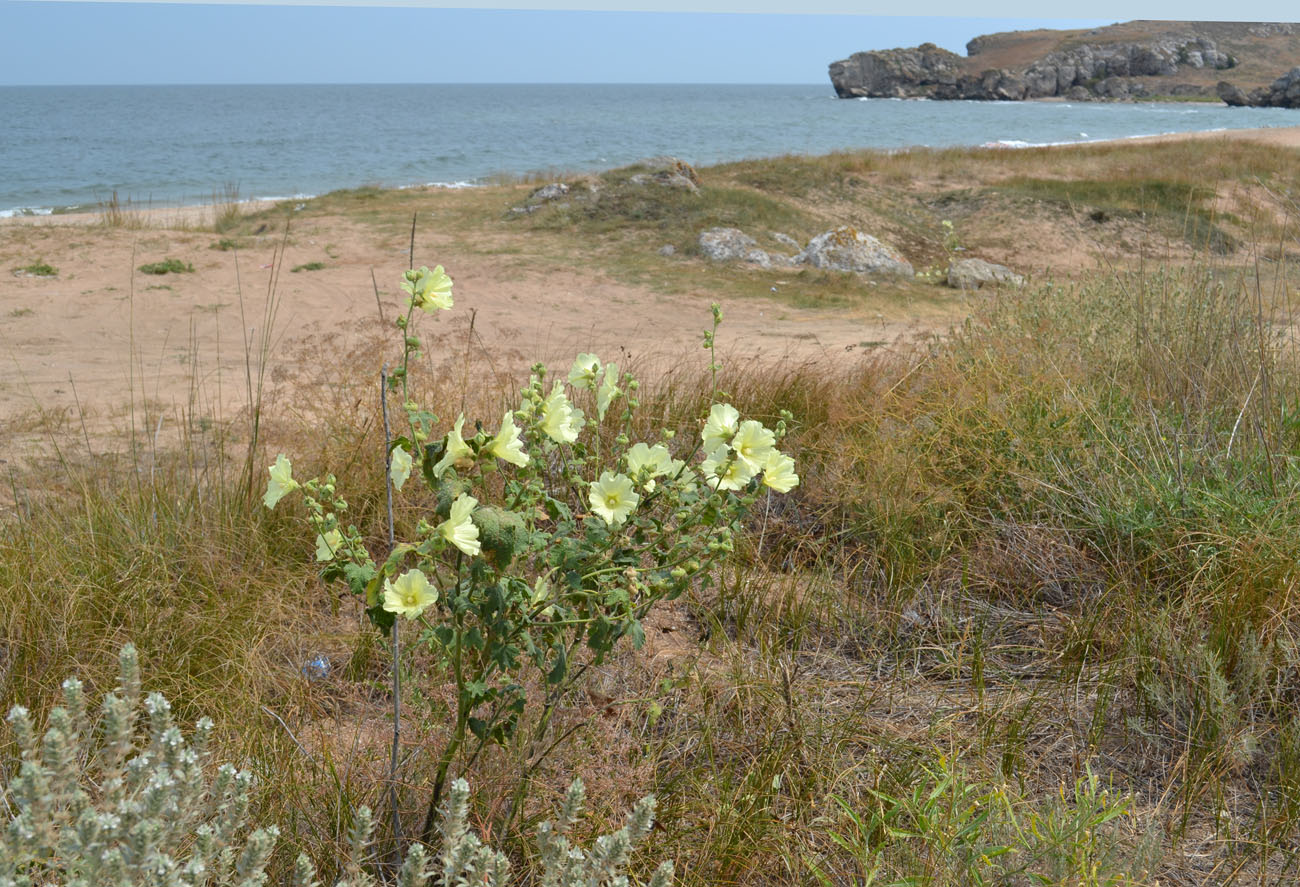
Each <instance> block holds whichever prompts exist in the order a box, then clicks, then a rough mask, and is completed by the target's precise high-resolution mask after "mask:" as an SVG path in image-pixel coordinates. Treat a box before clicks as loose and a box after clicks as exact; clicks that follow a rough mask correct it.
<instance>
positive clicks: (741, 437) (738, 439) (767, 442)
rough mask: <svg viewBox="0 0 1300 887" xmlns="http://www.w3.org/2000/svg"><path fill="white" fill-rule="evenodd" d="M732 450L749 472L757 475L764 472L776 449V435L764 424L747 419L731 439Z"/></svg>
mask: <svg viewBox="0 0 1300 887" xmlns="http://www.w3.org/2000/svg"><path fill="white" fill-rule="evenodd" d="M731 448H732V449H733V450H735V451H736V455H737V456H739V457H740V459H741V461H743V462H744V463H745V464H746V465H748V466H749V470H750V471H751V472H753V473H754V474H757V473H758V472H760V471H762V470H763V463H765V462H766V461H767V457H768V454H770V453H771V452H772V450H773V449H775V448H776V435H775V434H773V433H772V432H771V431H768V430H767V429H766V428H764V427H763V423H762V422H756V421H754V420H753V419H746V420H745V421H744V422H741V423H740V429H739V430H738V431H737V432H736V436H735V437H734V438H732V439H731Z"/></svg>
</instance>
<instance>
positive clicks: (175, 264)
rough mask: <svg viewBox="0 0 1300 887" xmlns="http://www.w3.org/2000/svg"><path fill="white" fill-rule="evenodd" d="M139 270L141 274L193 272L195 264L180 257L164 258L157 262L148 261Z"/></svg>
mask: <svg viewBox="0 0 1300 887" xmlns="http://www.w3.org/2000/svg"><path fill="white" fill-rule="evenodd" d="M139 270H140V273H141V274H157V275H163V274H192V273H193V272H194V266H193V265H192V264H190V263H189V262H182V261H181V260H180V259H162V260H160V261H157V262H146V263H145V264H143V265H141V266H140V269H139Z"/></svg>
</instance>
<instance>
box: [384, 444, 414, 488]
mask: <svg viewBox="0 0 1300 887" xmlns="http://www.w3.org/2000/svg"><path fill="white" fill-rule="evenodd" d="M410 476H411V454H410V453H408V452H406V450H405V449H404V448H403V447H400V446H397V447H393V454H392V455H391V456H389V457H388V477H389V479H390V480H391V481H392V482H393V489H395V490H400V489H401V488H402V484H404V483H406V479H407V478H408V477H410Z"/></svg>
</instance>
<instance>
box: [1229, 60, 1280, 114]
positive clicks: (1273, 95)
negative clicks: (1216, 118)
mask: <svg viewBox="0 0 1300 887" xmlns="http://www.w3.org/2000/svg"><path fill="white" fill-rule="evenodd" d="M1215 92H1216V93H1217V94H1218V96H1219V98H1221V99H1223V103H1224V104H1225V105H1231V106H1233V107H1237V108H1241V107H1251V108H1300V67H1295V68H1292V69H1291V70H1290V71H1287V72H1286V73H1285V74H1283V75H1282V76H1281V77H1279V78H1277V79H1276V80H1274V81H1273V82H1272V83H1271V84H1270V85H1269V86H1268V87H1260V88H1258V89H1252V90H1251V91H1250V92H1249V93H1247V92H1246V91H1245V90H1243V89H1241V88H1240V87H1238V86H1235V85H1233V84H1231V83H1229V82H1228V81H1226V80H1220V81H1219V85H1218V86H1217V87H1216V88H1215Z"/></svg>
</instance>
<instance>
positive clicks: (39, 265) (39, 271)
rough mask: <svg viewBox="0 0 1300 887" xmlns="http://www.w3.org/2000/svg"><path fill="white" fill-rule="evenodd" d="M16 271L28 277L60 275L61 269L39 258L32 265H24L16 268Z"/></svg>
mask: <svg viewBox="0 0 1300 887" xmlns="http://www.w3.org/2000/svg"><path fill="white" fill-rule="evenodd" d="M14 271H16V272H18V273H20V274H25V275H27V276H28V277H57V276H58V275H59V269H58V268H55V267H54V266H53V265H51V264H49V263H48V262H46V261H44V260H43V259H37V260H36V261H35V262H32V263H31V264H30V265H24V266H23V267H21V268H15V269H14Z"/></svg>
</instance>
